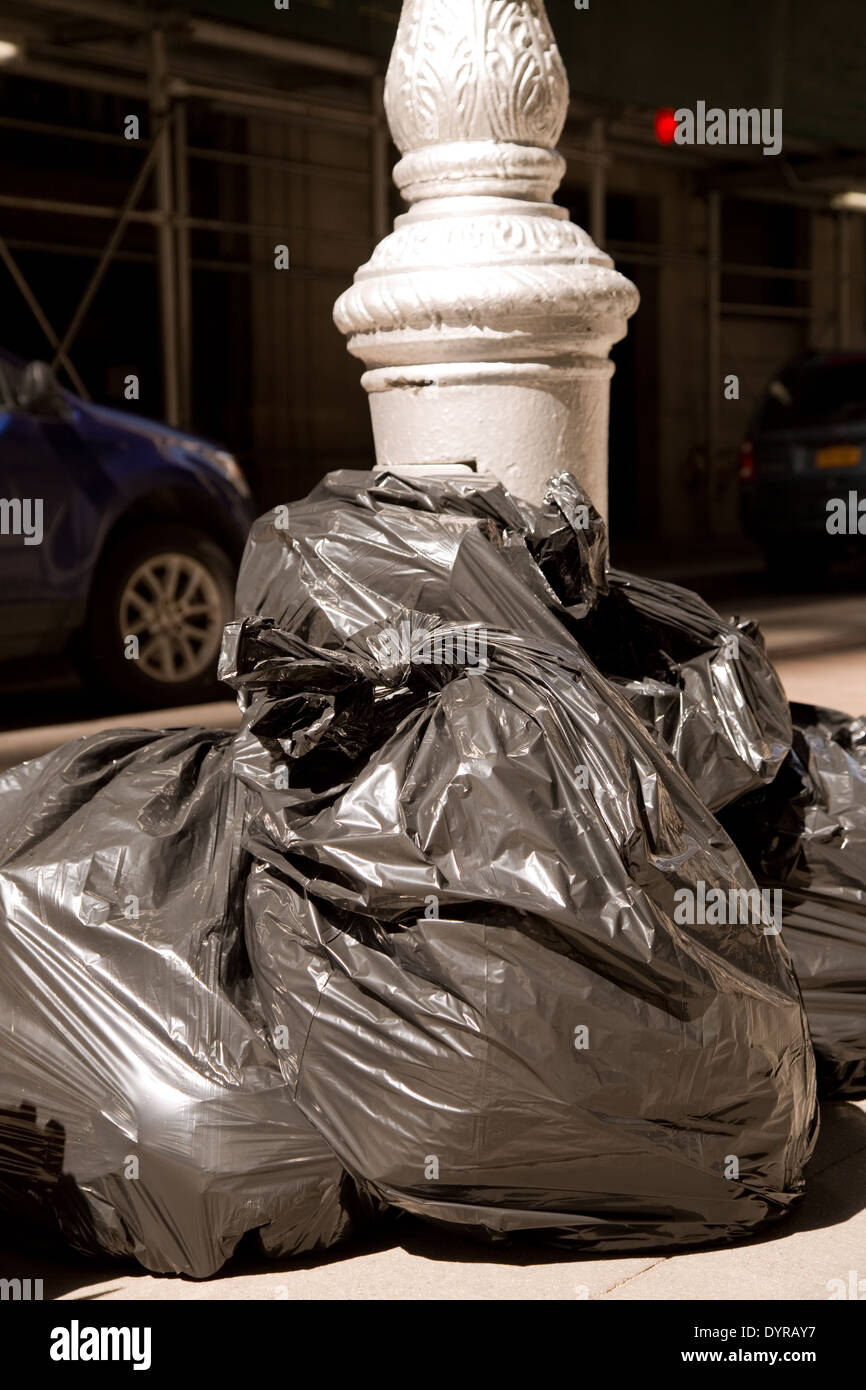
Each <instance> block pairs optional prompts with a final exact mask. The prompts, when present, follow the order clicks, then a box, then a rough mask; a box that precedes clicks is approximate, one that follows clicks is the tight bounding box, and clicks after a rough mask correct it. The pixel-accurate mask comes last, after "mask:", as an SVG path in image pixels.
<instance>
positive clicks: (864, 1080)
mask: <svg viewBox="0 0 866 1390" xmlns="http://www.w3.org/2000/svg"><path fill="white" fill-rule="evenodd" d="M791 711H792V714H793V719H794V746H793V748H792V750H791V754H790V756H789V757H788V758H787V759H786V761H785V763H784V765H783V767H782V770H781V772H780V773H779V775H778V776H777V777H776V779H775V781H774V782H773V784H772V785H771V786H770V787H768V788H766V789H765V790H764V791H762V792H755V793H752V794H750V795H749V796H746V797H744V798H743V799H742V800H741V801H739V802H737V803H736V804H735V805H733V806H730V807H728V808H727V810H726V811H725V813H724V820H725V824H726V826H727V828H728V829H729V831H730V832H731V834H732V835H733V836H734V838H735V839H736V841H737V844H738V846H739V847H740V849H741V850H742V852H743V854H744V856H745V858H746V859H747V861H748V863H749V865H750V867H751V868H752V870H753V871H754V873H755V876H756V878H757V880H758V882H759V883H760V884H761V885H762V886H766V887H768V888H770V889H776V888H778V889H779V890H780V891H781V893H782V902H783V915H784V934H785V940H786V941H787V943H788V946H789V947H790V950H791V954H792V956H793V959H794V965H795V967H796V971H797V976H798V978H799V981H800V987H801V989H802V991H803V1000H804V1003H805V1005H806V1011H807V1014H808V1018H809V1027H810V1029H811V1032H812V1041H813V1043H814V1045H815V1053H816V1056H817V1063H818V1081H819V1086H820V1089H821V1092H822V1094H824V1095H827V1096H836V1097H839V1098H842V1097H854V1096H863V1095H866V720H864V719H862V718H861V719H849V718H848V716H847V715H844V714H839V713H838V712H837V711H835V710H827V709H816V708H815V707H814V706H813V705H798V704H795V705H792V706H791Z"/></svg>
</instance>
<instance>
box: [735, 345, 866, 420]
mask: <svg viewBox="0 0 866 1390" xmlns="http://www.w3.org/2000/svg"><path fill="white" fill-rule="evenodd" d="M846 420H866V358H862V359H860V358H855V359H853V360H851V361H843V362H823V363H816V364H814V365H812V364H807V365H804V366H798V367H789V368H787V369H786V370H785V371H783V372H782V373H780V375H779V376H778V377H777V378H776V380H775V381H773V382H771V383H770V386H769V389H768V391H767V395H766V397H765V399H764V403H763V405H762V407H761V411H760V414H759V417H758V427H759V428H760V429H764V430H790V429H798V428H799V427H800V426H801V425H831V424H843V423H844V422H845V421H846Z"/></svg>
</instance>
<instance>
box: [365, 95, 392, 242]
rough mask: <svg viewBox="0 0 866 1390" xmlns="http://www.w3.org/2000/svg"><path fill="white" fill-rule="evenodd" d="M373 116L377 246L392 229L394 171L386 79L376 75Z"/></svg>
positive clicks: (374, 212)
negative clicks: (390, 149)
mask: <svg viewBox="0 0 866 1390" xmlns="http://www.w3.org/2000/svg"><path fill="white" fill-rule="evenodd" d="M372 97H373V114H374V115H375V117H376V124H375V125H374V126H373V128H372V131H371V140H372V158H371V161H370V181H371V192H372V197H373V219H372V220H373V239H374V241H375V242H376V243H377V244H378V243H379V242H380V241H381V240H382V238H383V237H386V236H387V235H388V232H389V230H390V226H391V218H390V216H389V214H390V199H389V189H390V184H391V171H390V169H389V168H388V144H389V140H390V136H389V134H388V124H387V122H386V120H385V79H384V77H382V76H381V75H379V74H377V75H376V76H375V77H374V78H373V82H372Z"/></svg>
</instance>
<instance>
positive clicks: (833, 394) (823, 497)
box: [740, 352, 866, 572]
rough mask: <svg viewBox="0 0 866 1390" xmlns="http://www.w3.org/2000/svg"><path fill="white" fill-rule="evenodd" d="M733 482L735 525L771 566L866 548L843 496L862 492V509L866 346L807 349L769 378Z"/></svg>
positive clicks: (817, 562)
mask: <svg viewBox="0 0 866 1390" xmlns="http://www.w3.org/2000/svg"><path fill="white" fill-rule="evenodd" d="M740 481H741V485H742V492H741V502H742V518H743V525H744V527H745V530H746V532H747V534H748V535H749V536H750V537H751V538H752V539H753V540H755V541H757V542H758V544H759V545H761V546H762V548H763V550H764V552H765V554H766V556H767V560H768V562H769V564H770V566H771V567H772V568H774V569H778V570H782V571H786V572H791V571H793V570H795V569H796V568H797V567H798V566H799V567H801V568H802V567H803V566H804V565H806V566H808V567H809V568H810V569H813V568H815V567H822V566H825V565H826V564H827V563H829V562H831V561H832V560H833V559H834V558H837V557H838V558H842V556H843V553H846V554H850V553H851V552H852V551H859V550H861V549H862V550H863V551H864V552H866V544H864V540H863V535H862V534H861V533H860V531H859V530H858V527H857V523H856V518H857V516H858V512H857V501H856V499H855V502H854V506H853V509H852V506H851V501H850V499H851V494H852V493H854V494H856V497H857V498H860V497H862V498H863V499H864V509H863V510H864V513H866V353H862V352H810V353H807V354H806V355H805V356H803V357H799V358H797V359H796V360H795V361H793V362H791V363H790V364H789V365H788V366H787V367H785V368H784V369H783V371H781V372H780V373H779V375H778V376H777V377H776V378H775V379H774V380H773V381H771V382H770V384H769V386H768V387H767V390H766V392H765V395H764V398H763V400H762V402H761V405H760V407H759V408H758V411H757V413H756V415H755V419H754V421H753V424H752V429H751V432H750V437H749V439H748V440H747V441H746V442H745V443H744V444H743V445H742V446H741V458H740ZM852 521H853V523H854V524H853V526H852V524H851V523H852ZM863 533H866V516H864V518H863Z"/></svg>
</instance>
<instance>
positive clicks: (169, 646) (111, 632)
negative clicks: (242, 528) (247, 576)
mask: <svg viewBox="0 0 866 1390" xmlns="http://www.w3.org/2000/svg"><path fill="white" fill-rule="evenodd" d="M235 573H236V571H235V566H234V565H233V564H232V561H231V560H230V558H229V556H228V555H227V554H226V553H225V551H224V550H222V549H221V547H220V546H219V545H217V544H216V543H215V542H214V541H213V540H212V539H211V538H210V536H208V535H207V534H206V533H205V532H203V531H199V530H197V529H196V528H195V527H191V526H179V525H175V524H174V523H166V524H165V525H152V524H151V525H148V526H146V527H142V528H141V530H138V531H134V532H132V533H131V534H127V535H125V536H123V537H121V538H119V539H118V540H116V541H115V542H113V543H112V542H109V546H108V548H107V550H106V553H105V555H104V556H103V558H102V560H101V561H100V564H99V566H98V569H97V572H96V574H95V576H94V580H93V586H92V597H91V602H90V607H89V613H88V620H87V631H86V634H85V638H86V640H85V643H84V673H85V675H86V677H88V678H89V679H90V680H97V681H102V682H107V683H108V684H109V685H110V686H111V687H112V688H113V689H114V690H115V691H117V692H118V693H119V694H121V695H122V696H124V697H126V701H127V702H128V703H130V704H132V705H133V706H135V707H137V708H148V709H162V708H165V707H169V706H172V705H182V704H192V703H195V702H196V701H199V700H208V699H211V698H213V696H214V695H216V694H217V693H218V691H219V685H218V682H217V677H216V666H217V660H218V657H219V650H220V644H221V641H222V632H223V628H224V627H225V624H226V623H227V622H229V621H230V620H231V617H232V611H233V607H234V585H235Z"/></svg>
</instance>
